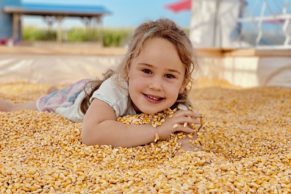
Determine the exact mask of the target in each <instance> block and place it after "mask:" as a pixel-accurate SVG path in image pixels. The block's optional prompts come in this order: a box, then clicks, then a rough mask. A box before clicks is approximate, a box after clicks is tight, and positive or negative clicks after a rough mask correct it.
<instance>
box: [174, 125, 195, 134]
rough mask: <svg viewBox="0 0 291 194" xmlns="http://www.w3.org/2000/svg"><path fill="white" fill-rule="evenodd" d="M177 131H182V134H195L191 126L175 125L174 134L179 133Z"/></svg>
mask: <svg viewBox="0 0 291 194" xmlns="http://www.w3.org/2000/svg"><path fill="white" fill-rule="evenodd" d="M177 131H182V132H185V133H192V132H194V130H193V129H192V128H190V127H189V126H187V127H184V125H181V124H175V125H174V126H173V132H177Z"/></svg>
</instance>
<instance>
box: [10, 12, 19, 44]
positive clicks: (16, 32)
mask: <svg viewBox="0 0 291 194" xmlns="http://www.w3.org/2000/svg"><path fill="white" fill-rule="evenodd" d="M12 17H13V28H12V30H13V33H12V39H13V41H19V40H20V33H21V31H20V28H21V26H20V25H21V22H20V17H21V15H20V14H18V13H14V14H13V16H12Z"/></svg>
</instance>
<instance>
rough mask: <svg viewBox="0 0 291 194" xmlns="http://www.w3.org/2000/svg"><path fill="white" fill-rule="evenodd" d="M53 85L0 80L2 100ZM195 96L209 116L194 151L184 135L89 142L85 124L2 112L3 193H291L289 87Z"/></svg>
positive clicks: (0, 186)
mask: <svg viewBox="0 0 291 194" xmlns="http://www.w3.org/2000/svg"><path fill="white" fill-rule="evenodd" d="M47 89H48V86H46V85H37V84H28V83H14V84H0V98H4V99H9V100H12V101H14V102H23V101H28V100H32V99H35V98H37V97H38V96H39V95H41V94H44V93H45V92H46V91H47ZM191 100H192V102H193V108H194V109H195V110H197V111H199V112H200V113H202V114H203V115H204V122H205V124H204V127H203V128H202V129H201V130H200V131H199V134H198V139H196V140H195V141H193V146H194V147H196V149H195V151H193V152H185V151H183V150H181V149H180V145H179V143H177V139H178V138H179V137H178V135H175V136H172V137H171V139H170V140H168V141H158V142H157V143H152V144H150V145H146V146H139V147H134V148H112V147H110V146H97V145H96V146H85V145H83V144H82V143H81V142H80V132H79V129H80V128H81V125H80V124H76V123H72V122H70V121H68V120H66V119H64V118H62V117H61V116H58V115H56V114H53V113H45V112H34V111H19V112H13V113H3V112H0V150H1V152H0V158H1V160H0V193H122V192H123V193H138V192H141V193H183V192H184V193H290V192H291V178H290V176H291V152H290V151H291V149H290V148H291V145H290V140H291V135H290V132H291V125H290V123H291V110H290V104H291V90H290V89H283V88H254V89H241V90H234V89H223V88H218V87H215V88H197V89H194V90H193V92H192V93H191ZM140 117H141V118H143V116H140ZM121 120H123V122H128V123H129V122H132V120H134V121H136V118H131V119H130V118H123V119H121ZM141 122H144V123H148V122H151V121H150V119H149V120H144V121H141ZM180 136H181V134H180ZM197 148H198V149H197Z"/></svg>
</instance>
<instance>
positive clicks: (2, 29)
mask: <svg viewBox="0 0 291 194" xmlns="http://www.w3.org/2000/svg"><path fill="white" fill-rule="evenodd" d="M106 14H110V12H109V11H108V10H107V9H106V8H105V7H103V6H97V5H90V6H89V5H64V4H62V5H58V4H41V3H22V2H21V0H0V41H1V40H5V39H6V40H7V39H13V40H14V41H15V40H16V41H17V40H20V39H21V17H22V16H23V15H35V16H43V17H53V18H55V20H56V21H57V22H59V24H60V23H61V21H62V20H63V18H64V17H81V18H86V19H87V20H88V19H89V20H91V19H93V18H95V19H97V21H99V20H100V18H102V16H104V15H106ZM58 32H59V33H58V37H59V38H58V40H61V39H62V38H61V29H60V25H59V29H58Z"/></svg>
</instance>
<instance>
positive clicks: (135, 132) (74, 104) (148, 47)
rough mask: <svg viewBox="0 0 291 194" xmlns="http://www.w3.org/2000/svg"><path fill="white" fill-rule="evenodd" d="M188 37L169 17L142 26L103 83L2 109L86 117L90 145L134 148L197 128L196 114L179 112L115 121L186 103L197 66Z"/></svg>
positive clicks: (75, 87)
mask: <svg viewBox="0 0 291 194" xmlns="http://www.w3.org/2000/svg"><path fill="white" fill-rule="evenodd" d="M192 49H193V48H192V45H191V42H190V40H189V39H188V37H187V35H186V34H185V33H184V31H183V30H181V29H180V28H179V27H177V25H176V24H175V23H174V22H173V21H171V20H168V19H159V20H156V21H149V22H146V23H143V24H141V25H140V26H139V27H138V28H137V29H136V30H135V32H134V34H133V38H132V40H131V42H130V43H129V45H128V52H127V54H126V55H125V57H124V58H123V60H122V62H121V64H120V65H119V67H118V69H117V71H116V72H112V71H110V72H108V73H107V75H106V76H105V77H104V79H103V80H102V81H98V80H97V81H89V80H81V81H79V82H77V83H75V84H73V85H71V86H69V87H67V88H64V89H62V90H58V91H54V92H52V93H50V94H48V95H46V96H43V97H41V98H39V99H38V100H37V101H34V102H28V103H24V104H12V103H10V102H7V101H3V100H1V101H0V111H16V110H22V109H33V110H38V111H53V112H56V113H58V114H61V115H62V116H64V117H66V118H68V119H70V120H72V121H75V122H80V121H82V130H81V139H82V142H83V143H85V144H87V145H93V144H99V145H101V144H107V145H112V146H122V147H132V146H138V145H144V144H147V143H150V142H153V141H154V140H155V138H157V137H159V139H162V140H165V139H167V138H169V137H170V135H171V134H172V133H174V132H177V131H181V132H185V133H191V132H193V129H192V128H190V127H189V125H184V123H188V124H197V123H198V124H199V120H198V116H199V115H198V114H196V113H194V112H193V111H190V110H179V111H177V112H176V113H175V114H174V116H173V117H172V118H169V119H167V120H166V121H165V122H164V123H163V124H162V125H161V126H159V127H157V128H154V127H152V126H151V125H126V124H123V123H120V122H117V121H116V118H117V117H119V116H125V115H129V114H138V113H147V114H154V113H158V112H161V111H163V110H165V109H168V108H174V107H176V106H177V105H178V104H179V103H186V101H187V97H188V96H187V95H188V92H189V90H190V88H189V87H187V86H189V84H191V73H192V71H193V69H194V62H193V50H192Z"/></svg>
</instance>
